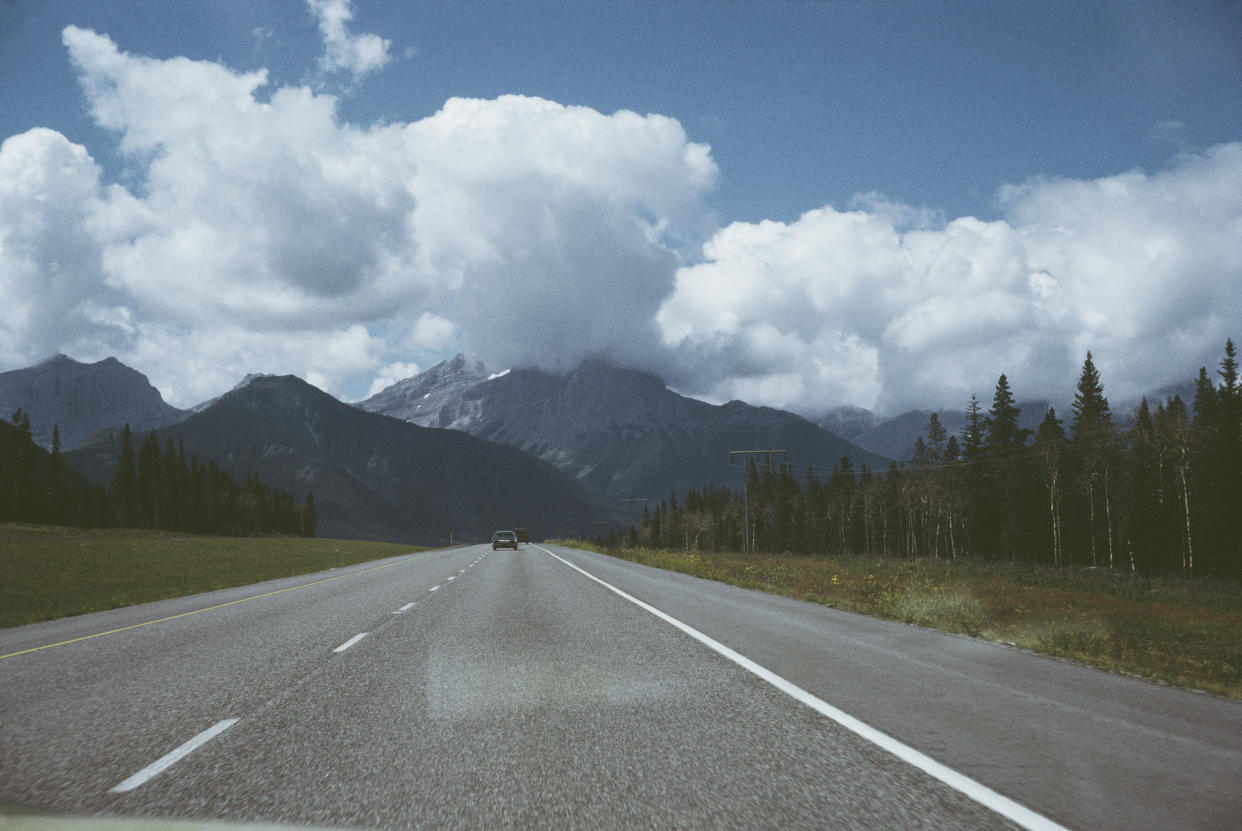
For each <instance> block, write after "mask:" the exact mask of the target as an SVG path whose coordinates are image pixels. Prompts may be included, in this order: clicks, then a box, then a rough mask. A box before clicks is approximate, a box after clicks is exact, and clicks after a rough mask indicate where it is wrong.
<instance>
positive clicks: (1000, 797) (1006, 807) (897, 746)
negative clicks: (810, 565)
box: [535, 545, 1066, 831]
mask: <svg viewBox="0 0 1242 831" xmlns="http://www.w3.org/2000/svg"><path fill="white" fill-rule="evenodd" d="M535 547H536V548H538V549H539V550H540V551H543V552H544V553H545V554H549V555H551V556H553V557H555V558H556V559H558V560H560V561H561V562H562V563H564V564H565V565H567V566H569V567H570V568H572V569H573V570H574V571H577V572H579V573H581V574H582V575H583V576H585V577H587V578H589V579H591V580H594V581H595V582H596V583H599V584H600V585H601V586H603V587H604V588H606V589H608V590H609V591H611V592H613V593H614V594H616V595H618V596H619V597H622V598H624V599H626V600H628V601H629V602H631V603H633V604H634V605H635V606H637V607H639V608H640V609H643V610H644V611H647V612H650V613H651V614H653V615H655V616H656V617H658V618H659V619H660V620H662V621H664V622H665V623H668V624H671V625H673V626H675V627H677V628H678V629H680V630H681V631H683V632H685V633H686V634H687V635H689V636H690V637H692V638H694V639H695V640H696V641H699V642H700V643H702V644H703V645H704V646H706V647H708V648H709V649H712V650H715V651H716V652H717V653H719V654H720V655H723V656H724V657H726V658H728V659H729V660H730V661H732V662H733V663H735V664H737V665H738V666H740V667H741V668H742V669H744V670H746V671H747V672H750V673H752V674H754V675H756V676H758V677H759V678H762V679H763V680H764V681H767V682H768V683H769V684H771V685H772V686H774V687H776V688H777V689H778V690H780V691H782V692H784V693H785V694H787V695H789V696H791V697H793V698H795V699H797V700H798V701H801V702H802V703H803V704H805V705H807V706H808V707H810V708H811V709H812V710H815V711H817V712H819V713H820V714H821V715H824V716H827V717H828V718H830V719H832V720H833V721H835V722H836V723H837V724H839V725H841V726H842V727H844V728H845V729H846V730H849V731H850V732H852V733H854V734H856V735H858V736H861V737H862V738H864V739H866V740H867V741H869V742H871V743H872V744H875V745H877V746H879V747H881V748H883V749H884V750H887V751H888V752H889V753H891V754H893V755H894V756H896V757H897V758H898V759H901V760H902V761H903V762H906V763H907V764H909V765H913V766H914V767H916V768H918V769H919V770H921V771H923V772H924V773H926V774H928V775H929V776H931V777H932V778H934V779H938V780H940V781H941V782H943V783H944V784H946V785H948V786H949V787H950V788H952V789H954V790H955V791H957V792H959V793H961V794H964V795H966V796H968V797H970V798H971V799H973V800H974V801H975V802H978V803H979V804H980V805H983V806H984V807H986V808H990V809H991V810H993V811H995V812H996V813H998V814H1000V815H1001V816H1003V817H1005V818H1007V819H1009V820H1011V821H1013V822H1015V823H1017V824H1018V825H1020V826H1021V827H1023V828H1028V829H1031V830H1032V831H1066V829H1065V828H1064V827H1063V826H1061V825H1059V824H1058V823H1056V822H1054V821H1052V820H1050V819H1048V818H1047V817H1045V816H1044V815H1043V814H1038V813H1036V812H1035V811H1032V810H1031V809H1030V808H1027V807H1026V806H1025V805H1023V804H1021V803H1019V802H1016V801H1014V800H1012V799H1010V798H1009V797H1007V796H1005V795H1004V794H1001V793H998V792H996V791H994V790H992V789H991V788H989V787H988V786H987V785H984V784H983V783H982V782H977V781H975V780H974V779H971V778H970V777H969V776H966V775H965V774H964V773H959V772H957V771H956V770H954V769H953V768H951V767H949V766H948V765H945V764H942V763H940V762H937V761H936V760H935V759H933V758H931V757H930V756H927V755H925V754H923V753H921V752H919V751H918V750H915V749H914V748H913V747H910V746H909V745H907V744H903V743H902V742H899V741H898V740H897V739H894V738H893V737H892V736H890V735H888V734H887V733H884V732H882V731H880V730H877V729H875V728H874V727H872V726H871V725H869V724H867V723H866V722H864V721H861V720H859V719H856V718H854V717H853V716H851V715H850V714H849V713H847V712H845V711H844V710H839V709H837V708H836V707H834V706H832V705H831V704H829V703H828V702H827V701H824V700H823V699H822V698H820V697H819V696H817V695H815V694H814V693H810V692H807V691H806V690H804V689H802V688H801V687H799V686H798V685H796V684H794V683H793V682H792V681H787V680H786V679H784V678H782V677H781V676H779V675H777V674H776V673H775V672H772V671H771V670H770V669H767V668H765V667H763V666H760V665H759V664H757V663H755V662H754V661H752V660H750V659H749V658H747V657H746V656H745V655H742V654H741V653H739V652H735V651H733V650H732V649H730V648H729V647H727V646H725V645H724V644H722V643H721V642H720V641H718V640H716V639H714V638H712V637H711V636H710V635H705V634H703V633H702V632H700V631H699V630H698V629H695V628H694V627H693V626H691V625H690V624H688V623H682V622H681V621H680V620H678V619H677V618H675V617H673V616H672V615H669V614H666V613H665V612H662V611H660V610H659V609H657V608H656V607H655V606H652V605H650V604H647V603H644V602H643V601H641V600H639V599H638V598H637V597H634V596H633V595H631V594H626V593H625V592H624V591H622V590H621V589H619V588H617V587H616V586H614V585H612V584H611V583H608V582H605V581H604V580H601V579H600V578H598V577H596V576H595V575H594V574H591V573H590V572H589V571H587V570H586V569H583V568H580V567H578V566H576V565H574V564H573V563H571V562H569V560H566V559H565V558H564V557H561V556H558V555H557V554H554V553H552V552H551V551H549V550H548V549H546V548H544V547H543V546H538V545H537V546H535Z"/></svg>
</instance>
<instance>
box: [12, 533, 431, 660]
mask: <svg viewBox="0 0 1242 831" xmlns="http://www.w3.org/2000/svg"><path fill="white" fill-rule="evenodd" d="M411 559H413V558H412V557H406V558H404V559H402V560H399V561H397V562H393V563H385V564H384V565H380V566H372V567H371V568H365V569H361V570H359V571H352V572H350V573H349V574H337V575H334V576H332V577H325V578H323V579H322V580H312V581H311V582H309V583H301V584H299V585H297V586H287V587H285V588H283V589H276V590H275V591H270V592H263V593H262V594H252V595H250V596H249V597H239V598H238V599H236V600H230V601H228V602H226V603H217V604H216V605H214V606H205V607H203V608H202V609H192V610H191V611H188V612H182V613H181V614H178V615H169V616H168V617H162V618H157V619H156V620H146V621H143V622H142V623H134V624H131V625H129V626H120V627H118V628H116V629H109V630H107V631H106V632H95V633H94V634H91V635H82V636H81V637H77V638H69V639H68V640H63V641H57V642H56V643H45V644H43V645H42V646H32V647H30V648H29V649H20V650H18V651H17V652H9V653H8V654H5V655H0V661H3V660H4V659H5V658H16V657H17V656H18V655H29V654H30V653H32V652H42V651H43V650H45V649H52V648H54V647H57V646H68V645H69V644H72V643H81V642H82V641H89V640H94V639H95V638H102V637H103V636H104V635H116V634H118V633H120V632H128V631H130V630H133V629H141V628H143V627H144V626H154V625H155V624H157V623H167V622H168V621H170V620H180V619H181V618H184V617H191V616H192V615H201V614H202V613H203V612H213V611H215V610H216V609H223V608H225V607H228V606H236V605H237V604H238V603H248V602H249V601H251V600H260V599H262V598H264V597H274V596H275V595H278V594H284V593H285V592H291V591H297V590H299V589H308V588H310V587H311V586H318V585H321V584H323V583H331V582H332V581H333V580H344V579H345V578H346V577H354V576H356V575H359V574H366V573H368V572H372V571H379V570H380V569H383V568H389V567H391V566H396V565H401V564H402V563H405V562H409V561H410V560H411ZM330 570H335V569H330ZM235 588H236V587H235ZM436 588H439V587H438V586H437V587H436ZM432 591H434V589H433V590H432Z"/></svg>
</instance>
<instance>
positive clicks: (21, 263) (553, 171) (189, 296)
mask: <svg viewBox="0 0 1242 831" xmlns="http://www.w3.org/2000/svg"><path fill="white" fill-rule="evenodd" d="M63 39H64V43H65V46H66V47H67V49H68V53H69V57H70V60H71V61H72V63H73V65H74V66H75V67H76V69H77V71H78V73H79V76H80V78H81V82H82V87H83V90H84V92H85V94H86V98H87V103H88V105H89V107H90V111H91V113H92V115H93V117H94V118H95V120H96V121H97V122H98V123H99V124H100V125H102V126H104V127H106V128H107V129H109V130H110V131H112V132H113V133H114V134H115V135H116V136H117V141H118V146H119V148H120V150H121V152H122V153H123V154H124V155H125V157H126V163H127V166H128V167H129V169H130V170H131V171H132V172H134V173H136V176H135V179H136V183H135V185H134V186H133V189H132V190H129V189H126V188H125V187H122V186H120V185H105V184H104V183H102V182H101V180H100V175H101V174H100V171H99V169H98V167H97V166H96V165H95V164H94V162H93V161H92V160H91V158H90V156H89V154H88V153H87V152H86V150H85V149H84V148H82V147H81V146H78V145H75V144H73V143H72V142H69V141H68V140H67V139H65V138H64V137H63V136H61V135H60V134H59V133H55V132H53V131H50V130H42V131H32V132H31V133H28V134H24V135H23V136H18V137H13V138H12V139H10V140H9V141H8V142H6V143H5V145H4V149H3V151H2V156H0V163H2V164H4V165H5V168H6V169H12V170H14V171H20V175H14V176H6V177H5V179H4V183H3V185H0V187H2V188H3V190H2V191H0V201H2V205H0V210H3V211H4V212H5V214H4V215H5V216H6V217H11V219H9V220H6V222H5V223H4V225H3V228H2V232H3V234H4V236H3V239H4V248H3V250H0V267H2V268H3V271H2V272H0V291H3V292H4V298H5V299H11V300H12V305H11V306H10V307H11V308H14V309H15V310H16V309H18V307H19V306H20V313H18V311H15V312H14V313H13V314H10V315H8V316H7V318H6V320H5V321H4V324H3V331H2V332H0V348H3V349H4V350H5V351H4V352H3V354H2V355H0V360H4V361H5V362H6V363H8V364H9V365H20V364H21V363H22V362H23V361H32V360H37V359H39V358H41V357H43V356H44V355H45V354H46V353H47V352H48V351H53V350H55V349H61V350H64V351H67V352H69V353H70V354H72V355H73V356H74V357H79V358H81V359H92V358H95V357H98V356H100V354H99V353H101V352H102V353H104V354H115V355H117V356H118V357H120V358H121V359H122V360H127V361H129V362H131V363H133V364H134V365H136V366H138V368H139V369H141V370H143V371H144V372H147V373H148V374H149V375H150V376H151V377H152V379H153V380H155V379H157V378H158V379H159V381H157V383H158V384H159V385H160V386H161V388H162V389H163V390H164V391H165V393H166V394H167V395H169V397H170V399H171V400H174V402H175V403H178V404H181V405H189V404H193V403H197V401H198V400H202V399H204V398H208V397H211V396H213V395H216V394H218V393H219V392H220V390H221V388H222V387H223V388H227V387H228V386H231V384H232V381H227V380H226V381H222V380H221V377H220V376H221V375H227V376H229V378H232V380H233V381H235V379H236V378H240V377H241V376H242V375H244V374H246V373H247V372H251V371H263V372H281V371H287V372H297V373H298V374H302V375H304V376H305V377H308V378H309V377H318V378H321V379H323V380H324V382H325V383H326V384H328V385H329V387H328V388H329V389H330V391H333V392H336V393H337V394H344V395H350V394H351V391H352V394H354V395H356V394H360V393H361V392H362V391H364V390H365V389H366V388H367V386H368V385H369V383H370V381H371V380H372V379H373V378H374V377H376V375H377V374H379V375H380V376H383V375H385V372H386V371H385V370H383V369H382V367H385V366H393V365H398V364H406V365H413V364H415V363H416V362H418V361H422V360H424V358H427V359H429V358H431V357H435V356H433V355H431V354H429V353H432V352H434V351H436V350H442V349H445V348H461V349H465V350H468V351H471V352H473V353H477V354H479V355H480V356H481V357H483V358H485V359H486V360H489V361H492V362H495V364H497V365H505V366H509V365H539V366H547V367H553V368H568V367H570V366H573V365H575V364H576V363H577V362H579V361H580V360H582V359H583V358H584V357H586V356H587V355H589V354H592V353H594V352H606V353H610V354H614V355H615V356H617V357H618V358H619V359H623V360H629V361H630V362H634V361H636V360H638V358H639V357H640V356H647V357H649V356H650V355H651V354H652V353H653V352H654V351H658V350H659V349H660V348H661V347H660V344H659V335H658V331H657V329H656V327H655V324H654V322H653V319H654V314H655V311H656V309H657V308H658V307H659V304H660V302H661V301H662V299H663V298H664V297H665V296H666V295H667V294H668V293H669V292H670V291H671V290H672V286H673V279H674V275H675V271H676V268H677V266H678V265H679V264H680V263H681V259H680V256H681V255H680V250H681V248H682V247H683V246H684V245H686V240H692V241H695V245H696V246H697V241H698V240H701V239H702V236H701V230H702V223H703V219H702V216H703V209H702V205H701V202H702V199H703V197H704V194H705V193H706V192H707V191H708V190H709V189H710V188H711V187H712V185H713V183H714V181H715V177H716V167H715V164H714V162H713V161H712V160H711V157H710V154H709V152H708V149H707V147H706V146H704V145H699V144H695V143H693V142H690V141H689V140H688V139H687V137H686V135H685V133H684V131H683V130H682V128H681V126H680V124H678V122H677V121H675V120H674V119H671V118H666V117H663V116H656V115H649V116H640V115H638V114H635V113H631V112H626V111H622V112H618V113H615V114H612V115H606V114H602V113H599V112H596V111H595V110H591V109H589V108H586V107H565V106H562V105H560V104H557V103H555V102H551V101H546V100H543V99H538V98H529V97H523V96H506V97H503V98H500V99H496V100H467V99H451V100H449V101H448V102H446V103H445V105H444V106H443V108H442V109H441V110H440V111H439V112H437V113H434V114H432V115H430V116H428V117H426V118H423V119H421V120H418V121H414V122H411V123H395V124H390V125H376V126H371V127H366V128H360V127H355V126H352V125H349V124H345V123H342V122H341V121H340V119H339V118H338V116H337V111H336V99H335V98H334V97H333V96H331V95H324V94H317V93H316V92H314V91H312V90H310V89H308V88H305V87H279V88H275V89H267V87H268V81H267V75H266V73H265V72H263V71H257V72H237V71H234V70H232V69H229V68H228V67H225V66H222V65H220V64H217V63H214V62H206V61H191V60H187V59H184V58H171V59H166V60H158V59H153V58H146V57H140V56H134V55H130V54H127V53H125V52H123V51H121V50H120V49H118V48H117V46H116V44H115V43H114V42H113V41H112V40H111V39H110V38H108V37H107V36H105V35H101V34H98V33H95V32H92V31H89V30H86V29H81V28H77V27H73V26H70V27H67V28H66V29H65V30H64V33H63ZM260 91H262V92H263V93H270V94H267V95H263V94H260ZM242 332H244V333H245V336H244V337H242V336H240V335H239V333H242ZM218 333H225V334H223V335H218ZM178 344H180V346H178ZM190 353H194V354H195V355H198V356H199V358H200V360H201V363H200V362H196V361H194V360H189V355H190ZM207 362H210V363H211V365H212V367H214V369H208V368H207V367H206V365H205V364H206V363H207ZM179 366H184V367H185V370H184V372H182V371H179V370H178V369H177V368H178V367H179ZM315 367H319V368H318V369H316V368H315ZM234 376H235V377H234ZM359 376H361V377H359Z"/></svg>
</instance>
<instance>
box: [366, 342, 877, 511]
mask: <svg viewBox="0 0 1242 831" xmlns="http://www.w3.org/2000/svg"><path fill="white" fill-rule="evenodd" d="M357 406H358V407H360V408H361V409H363V410H367V411H369V412H375V413H383V414H384V415H389V416H393V417H396V418H400V419H403V420H405V421H409V422H411V423H414V424H420V425H423V426H426V427H439V428H446V429H451V430H459V431H463V432H467V433H470V434H471V435H474V436H477V437H479V438H483V439H488V440H490V441H494V442H500V443H502V444H507V445H511V446H513V447H516V448H519V449H520V450H522V451H524V452H525V453H528V454H530V455H532V456H535V457H538V458H540V459H542V460H544V461H546V462H548V463H550V464H552V465H555V466H556V467H557V468H558V469H560V470H562V471H563V472H565V473H567V474H569V475H572V476H573V477H575V478H576V479H577V480H579V481H580V482H582V483H583V485H585V486H586V487H587V488H588V489H589V490H590V491H591V492H593V493H598V494H602V495H603V496H604V497H605V498H607V499H609V500H612V501H617V500H620V499H624V498H648V499H661V498H664V497H666V496H668V495H669V493H670V492H676V493H677V494H678V496H679V498H680V496H681V495H682V494H684V492H685V491H686V490H687V489H689V488H698V487H702V486H704V485H706V484H708V483H709V482H714V483H715V484H717V485H728V486H730V487H736V488H740V487H741V483H742V468H741V459H738V464H737V465H731V460H732V459H733V457H732V456H731V455H730V453H731V451H737V450H768V449H775V450H783V451H785V453H784V454H783V457H784V459H785V460H787V461H788V462H789V463H790V464H791V465H793V467H794V469H795V471H798V472H802V473H805V471H806V470H807V469H808V468H813V469H815V470H817V471H820V472H821V473H823V474H824V475H826V474H827V473H829V472H830V471H831V470H832V468H833V466H834V465H837V464H839V463H840V461H841V459H842V457H846V456H848V457H849V458H850V460H851V461H852V462H853V463H854V465H855V467H859V466H861V465H863V464H866V465H869V466H871V467H872V468H879V469H883V468H884V467H886V466H887V464H888V459H887V458H884V457H881V456H879V455H877V454H875V453H871V452H869V451H867V450H864V449H862V448H861V447H858V446H857V445H855V444H852V443H850V442H848V441H845V440H843V439H841V438H840V437H838V436H836V435H833V434H832V433H829V432H828V431H826V430H824V429H823V428H821V427H818V426H816V425H815V424H812V423H811V422H810V421H807V420H806V419H804V418H802V417H800V416H797V415H794V414H793V413H788V412H785V411H783V410H774V409H772V408H770V407H754V406H751V405H749V404H745V403H743V402H741V401H732V402H730V403H728V404H724V405H713V404H707V403H705V402H702V401H698V400H695V399H692V398H687V397H685V396H682V395H679V394H677V393H676V392H673V391H672V390H670V389H668V387H666V386H665V384H664V382H663V381H661V380H660V379H659V378H658V377H656V376H654V375H651V374H648V373H645V372H639V371H637V370H632V369H622V368H619V367H616V366H613V365H612V364H610V363H608V362H607V361H604V360H601V359H590V360H587V361H586V362H584V363H583V364H581V365H580V366H579V367H578V368H577V369H575V370H573V371H572V372H569V373H567V374H565V375H554V374H551V373H548V372H544V371H541V370H537V369H514V370H512V371H505V372H496V373H492V372H489V371H488V370H487V369H486V368H485V367H484V366H483V365H482V364H480V363H478V362H471V361H468V360H467V359H466V358H465V357H464V356H458V357H457V358H455V359H453V360H451V361H446V362H444V363H441V364H438V365H436V366H435V367H432V368H431V369H429V370H427V371H426V372H424V373H422V374H420V375H417V376H415V377H413V378H408V379H406V380H404V381H399V382H397V383H396V384H394V385H392V386H391V387H389V388H388V389H386V390H384V391H382V392H380V393H379V394H377V395H374V396H372V397H371V398H368V399H367V400H365V401H362V402H361V403H359V404H358V405H357ZM777 458H778V459H779V458H780V457H777Z"/></svg>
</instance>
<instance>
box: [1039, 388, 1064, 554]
mask: <svg viewBox="0 0 1242 831" xmlns="http://www.w3.org/2000/svg"><path fill="white" fill-rule="evenodd" d="M1034 452H1035V458H1036V460H1037V462H1038V464H1039V473H1040V477H1041V478H1042V479H1043V483H1044V488H1045V489H1047V491H1048V522H1049V525H1050V527H1051V533H1052V564H1053V565H1055V566H1061V565H1062V564H1063V563H1064V554H1065V543H1064V528H1063V526H1062V522H1061V491H1062V482H1063V480H1062V477H1061V472H1062V470H1061V468H1062V464H1061V462H1062V459H1063V457H1064V454H1065V430H1064V428H1063V427H1062V426H1061V419H1059V418H1057V411H1056V410H1054V409H1053V408H1052V407H1049V408H1048V412H1047V413H1046V414H1045V415H1044V420H1043V421H1042V422H1040V425H1039V429H1038V430H1036V431H1035V445H1034Z"/></svg>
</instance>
